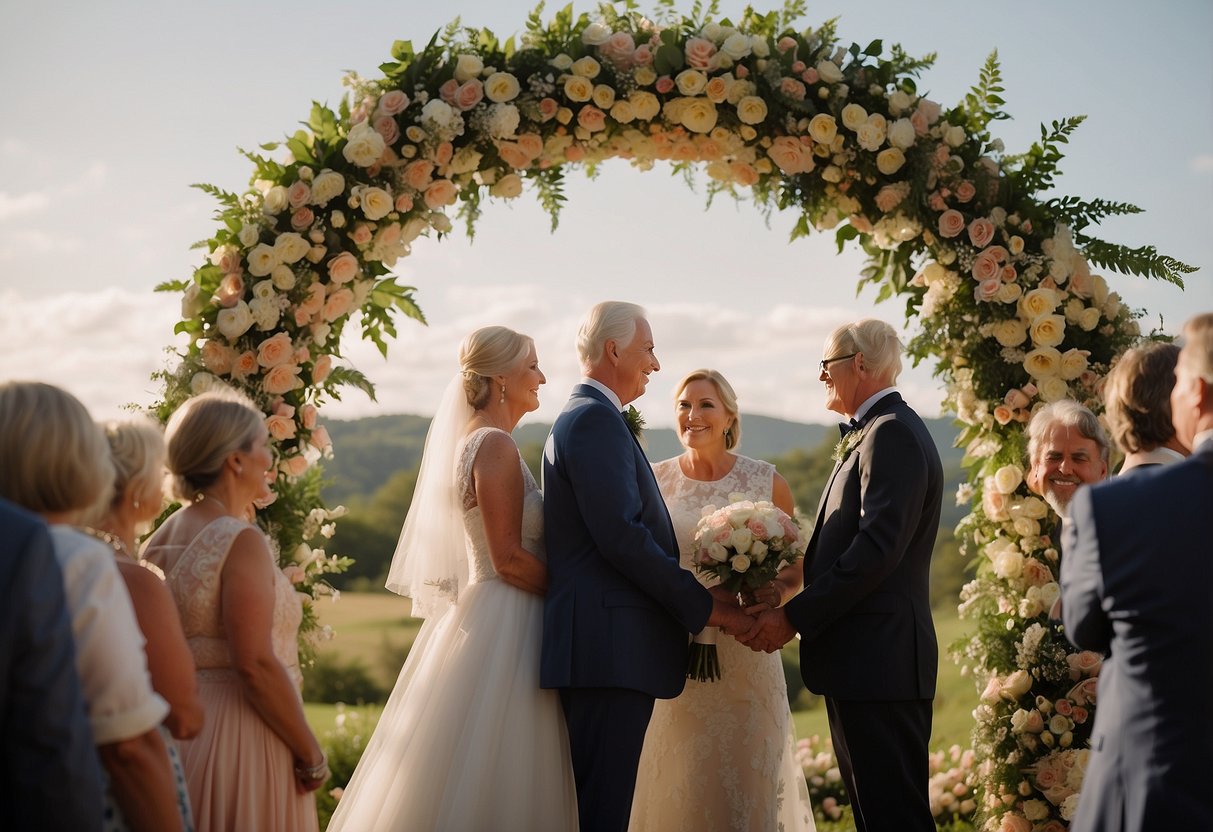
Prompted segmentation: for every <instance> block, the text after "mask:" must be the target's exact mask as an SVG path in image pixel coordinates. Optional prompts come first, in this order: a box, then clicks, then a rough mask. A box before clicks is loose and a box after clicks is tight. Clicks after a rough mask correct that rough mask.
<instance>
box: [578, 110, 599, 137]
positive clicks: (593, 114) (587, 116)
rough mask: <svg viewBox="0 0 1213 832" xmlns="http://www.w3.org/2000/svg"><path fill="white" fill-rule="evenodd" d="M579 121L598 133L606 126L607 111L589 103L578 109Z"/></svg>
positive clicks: (592, 131)
mask: <svg viewBox="0 0 1213 832" xmlns="http://www.w3.org/2000/svg"><path fill="white" fill-rule="evenodd" d="M577 123H578V124H579V125H581V126H582V127H584V128H585V129H586V130H589V131H590V132H591V133H597V132H598V131H599V130H601V129H602V128H604V127H606V113H604V112H602V110H600V109H598V108H597V107H595V106H593V105H592V104H587V105H586V106H584V107H582V108H581V109H580V110H578V111H577Z"/></svg>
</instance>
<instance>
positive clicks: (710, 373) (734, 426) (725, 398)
mask: <svg viewBox="0 0 1213 832" xmlns="http://www.w3.org/2000/svg"><path fill="white" fill-rule="evenodd" d="M692 381H707V382H711V384H712V386H713V387H715V388H716V395H718V396H719V397H720V404H721V405H723V406H724V412H725V413H727V414H729V418H730V419H732V420H733V421H732V422H731V423H730V424H729V426H728V427H727V428H725V431H724V448H725V450H726V451H731V450H733V449H734V448H736V447H737V444H738V443H739V442H741V411H739V410H738V409H737V394H736V393H735V392H733V385H731V384H729V382H728V379H726V378H725V377H724V376H723V375H721V374H720V371H719V370H709V369H703V370H693V371H692V372H690V373H687V377H686V378H684V379H683V380H682V381H680V382H678V386H677V387H676V388H674V402H675V407H677V402H678V397H679V396H680V395H681V394H682V391H683V390H685V389H687V385H688V384H690V383H691V382H692Z"/></svg>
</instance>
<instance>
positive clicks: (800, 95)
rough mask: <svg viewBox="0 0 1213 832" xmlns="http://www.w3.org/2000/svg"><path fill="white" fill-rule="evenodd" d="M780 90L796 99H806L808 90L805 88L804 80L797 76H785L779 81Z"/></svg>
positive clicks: (781, 92)
mask: <svg viewBox="0 0 1213 832" xmlns="http://www.w3.org/2000/svg"><path fill="white" fill-rule="evenodd" d="M779 92H780V94H782V95H784V96H787V97H788V98H791V99H792V100H794V101H804V97H805V94H806V92H807V91H806V90H805V88H804V83H803V82H801V81H798V80H796V79H795V78H784V79H782V80H780V82H779Z"/></svg>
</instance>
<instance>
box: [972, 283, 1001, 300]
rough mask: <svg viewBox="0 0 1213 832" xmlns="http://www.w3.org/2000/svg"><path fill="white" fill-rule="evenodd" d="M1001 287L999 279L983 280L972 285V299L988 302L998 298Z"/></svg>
mask: <svg viewBox="0 0 1213 832" xmlns="http://www.w3.org/2000/svg"><path fill="white" fill-rule="evenodd" d="M1001 289H1002V282H1001V281H1000V280H997V279H994V280H983V281H981V282H980V283H978V284H977V285H976V286H974V287H973V299H974V300H976V301H978V302H979V303H990V302H992V301H994V300H996V299H997V298H998V293H999V291H1000V290H1001Z"/></svg>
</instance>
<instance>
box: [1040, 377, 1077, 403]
mask: <svg viewBox="0 0 1213 832" xmlns="http://www.w3.org/2000/svg"><path fill="white" fill-rule="evenodd" d="M1039 386H1040V397H1041V398H1042V399H1044V400H1045V401H1046V402H1056V401H1061V400H1062V399H1064V398H1066V397H1067V396H1069V395H1070V385H1068V384H1066V380H1065V379H1063V378H1062V377H1061V376H1050V377H1049V378H1044V379H1041V380H1040V385H1039Z"/></svg>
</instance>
